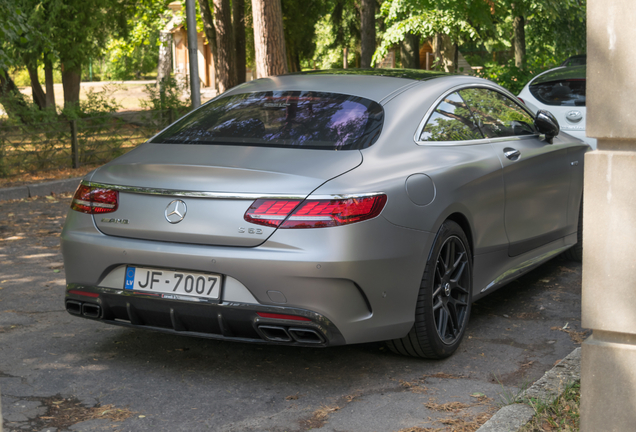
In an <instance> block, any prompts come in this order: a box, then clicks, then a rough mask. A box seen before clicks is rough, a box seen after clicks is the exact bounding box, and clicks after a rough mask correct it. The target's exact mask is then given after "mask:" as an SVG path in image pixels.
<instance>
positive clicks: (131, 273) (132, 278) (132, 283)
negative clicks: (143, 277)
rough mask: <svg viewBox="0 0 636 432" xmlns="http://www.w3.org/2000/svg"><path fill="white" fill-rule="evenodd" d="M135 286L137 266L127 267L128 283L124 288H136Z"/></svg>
mask: <svg viewBox="0 0 636 432" xmlns="http://www.w3.org/2000/svg"><path fill="white" fill-rule="evenodd" d="M134 287H135V268H134V267H128V268H127V269H126V285H125V287H124V288H126V289H129V290H131V289H134Z"/></svg>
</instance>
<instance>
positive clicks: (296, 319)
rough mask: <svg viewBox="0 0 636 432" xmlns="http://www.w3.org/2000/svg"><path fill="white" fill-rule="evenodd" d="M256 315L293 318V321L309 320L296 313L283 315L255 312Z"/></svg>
mask: <svg viewBox="0 0 636 432" xmlns="http://www.w3.org/2000/svg"><path fill="white" fill-rule="evenodd" d="M256 313H257V314H258V316H260V317H261V318H274V319H286V320H294V321H311V320H310V319H309V318H305V317H301V316H297V315H285V314H275V313H268V312H256Z"/></svg>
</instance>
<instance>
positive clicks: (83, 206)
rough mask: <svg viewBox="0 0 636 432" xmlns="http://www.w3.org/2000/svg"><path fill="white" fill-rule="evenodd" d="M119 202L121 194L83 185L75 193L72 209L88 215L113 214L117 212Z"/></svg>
mask: <svg viewBox="0 0 636 432" xmlns="http://www.w3.org/2000/svg"><path fill="white" fill-rule="evenodd" d="M118 201H119V192H117V191H115V190H112V189H105V188H100V187H94V186H89V185H88V184H84V183H82V184H80V186H79V187H78V188H77V190H76V191H75V195H74V196H73V201H72V202H71V208H72V209H73V210H75V211H78V212H81V213H87V214H102V213H112V212H114V211H115V210H117V207H118Z"/></svg>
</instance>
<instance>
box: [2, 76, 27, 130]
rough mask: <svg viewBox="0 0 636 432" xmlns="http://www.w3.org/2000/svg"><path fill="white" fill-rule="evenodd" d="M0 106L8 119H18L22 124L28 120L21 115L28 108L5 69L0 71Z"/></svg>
mask: <svg viewBox="0 0 636 432" xmlns="http://www.w3.org/2000/svg"><path fill="white" fill-rule="evenodd" d="M0 104H2V106H3V107H4V110H5V111H6V112H7V115H8V116H9V118H12V119H13V118H15V119H18V120H19V121H20V122H22V123H27V122H28V118H26V117H24V116H23V114H22V113H23V112H24V110H25V109H27V108H28V104H27V103H26V101H25V100H24V96H23V95H22V93H20V89H18V87H17V86H16V85H15V83H14V82H13V80H12V79H11V77H10V76H9V71H8V70H6V69H0Z"/></svg>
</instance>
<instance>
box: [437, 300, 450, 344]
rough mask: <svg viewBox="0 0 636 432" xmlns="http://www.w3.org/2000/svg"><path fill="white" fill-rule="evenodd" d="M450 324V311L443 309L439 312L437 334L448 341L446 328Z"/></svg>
mask: <svg viewBox="0 0 636 432" xmlns="http://www.w3.org/2000/svg"><path fill="white" fill-rule="evenodd" d="M447 324H448V309H446V307H445V306H444V307H442V308H441V309H440V311H439V318H438V320H437V333H438V334H439V336H440V337H441V338H442V340H443V339H446V326H447Z"/></svg>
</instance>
